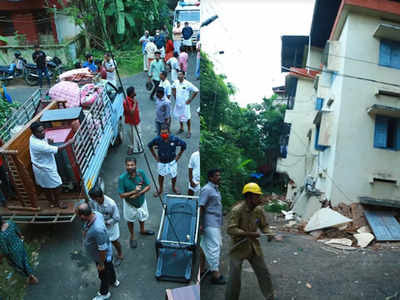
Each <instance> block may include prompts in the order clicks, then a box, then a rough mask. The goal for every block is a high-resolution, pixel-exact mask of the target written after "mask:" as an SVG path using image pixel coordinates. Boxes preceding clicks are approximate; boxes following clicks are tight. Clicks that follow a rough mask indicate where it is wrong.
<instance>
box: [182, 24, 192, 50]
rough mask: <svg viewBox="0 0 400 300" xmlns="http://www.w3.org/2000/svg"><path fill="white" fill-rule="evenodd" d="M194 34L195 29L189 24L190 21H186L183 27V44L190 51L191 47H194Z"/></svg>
mask: <svg viewBox="0 0 400 300" xmlns="http://www.w3.org/2000/svg"><path fill="white" fill-rule="evenodd" d="M192 35H193V29H192V27H190V26H189V22H185V27H183V29H182V37H183V42H182V45H183V46H185V51H186V52H188V53H189V52H190V47H192V46H193V45H192Z"/></svg>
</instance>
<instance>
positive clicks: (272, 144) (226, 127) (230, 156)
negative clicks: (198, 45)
mask: <svg viewBox="0 0 400 300" xmlns="http://www.w3.org/2000/svg"><path fill="white" fill-rule="evenodd" d="M200 77H201V78H200V81H201V86H200V90H201V92H200V95H201V109H200V111H201V117H200V127H201V136H200V151H201V179H202V184H204V183H205V182H206V181H207V170H209V169H211V168H221V169H222V170H223V173H222V175H223V176H222V183H221V192H222V199H223V204H224V206H225V207H229V206H231V205H232V204H233V203H234V202H236V201H237V200H239V199H241V197H242V196H241V189H242V187H243V185H244V184H245V183H247V182H249V180H250V174H251V173H253V172H256V170H257V169H258V167H260V166H262V165H264V164H268V165H270V166H271V169H273V168H274V166H275V164H276V159H277V157H278V154H279V139H280V135H281V130H282V125H283V116H284V111H285V107H281V106H273V105H272V102H273V99H274V98H275V96H274V97H272V98H271V99H263V102H262V103H261V104H251V105H248V106H247V107H246V108H242V107H240V106H239V105H238V104H237V103H236V102H231V101H230V100H229V96H230V95H233V94H234V93H235V91H236V87H235V86H233V84H232V83H229V82H226V80H227V78H226V76H225V75H217V74H215V72H214V66H213V64H212V62H211V61H210V60H209V59H208V57H207V56H206V55H205V54H204V53H202V54H201V65H200ZM266 175H267V174H266ZM268 175H273V174H272V173H271V174H268ZM269 178H270V179H269V181H271V179H273V178H274V177H273V176H269ZM258 182H259V183H260V184H262V185H263V186H262V187H263V190H264V192H266V191H267V190H268V189H269V188H270V187H271V186H273V185H275V184H274V182H268V180H264V179H262V180H259V181H258Z"/></svg>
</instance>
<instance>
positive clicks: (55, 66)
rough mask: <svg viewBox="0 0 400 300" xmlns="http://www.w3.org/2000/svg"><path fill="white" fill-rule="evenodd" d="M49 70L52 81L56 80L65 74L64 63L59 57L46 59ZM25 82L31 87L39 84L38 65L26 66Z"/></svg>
mask: <svg viewBox="0 0 400 300" xmlns="http://www.w3.org/2000/svg"><path fill="white" fill-rule="evenodd" d="M46 61H47V70H48V73H49V77H50V80H51V79H56V78H57V77H58V75H60V74H61V73H62V72H63V69H62V61H61V59H59V58H58V57H57V56H54V57H53V58H49V57H47V58H46ZM25 70H26V71H25V77H24V79H25V82H26V84H28V85H30V86H34V85H38V84H39V71H38V68H37V66H36V64H26V65H25Z"/></svg>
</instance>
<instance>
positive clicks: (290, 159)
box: [277, 0, 400, 219]
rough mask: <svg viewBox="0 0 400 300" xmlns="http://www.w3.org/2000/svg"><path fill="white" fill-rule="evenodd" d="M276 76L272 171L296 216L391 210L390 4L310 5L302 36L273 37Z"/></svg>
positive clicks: (395, 73) (399, 103) (395, 68)
mask: <svg viewBox="0 0 400 300" xmlns="http://www.w3.org/2000/svg"><path fill="white" fill-rule="evenodd" d="M282 72H286V73H287V75H286V86H285V91H286V97H287V110H286V115H285V123H286V126H285V127H287V128H288V130H287V131H286V132H285V133H284V135H285V136H283V137H282V139H281V140H282V141H283V144H282V145H281V150H282V151H281V152H282V153H281V158H280V159H279V160H278V164H277V171H278V172H281V173H286V174H288V176H289V177H290V178H291V181H290V183H289V184H288V190H287V199H288V200H289V201H292V202H293V203H294V206H293V210H294V211H295V212H296V213H297V215H298V216H300V217H301V218H303V219H309V218H310V217H311V216H312V215H313V213H315V212H316V211H317V210H318V209H320V208H321V207H322V206H324V203H325V206H327V205H329V206H331V207H337V206H339V205H340V204H346V205H349V206H350V205H352V204H355V203H363V204H374V205H382V204H383V205H384V206H391V207H400V187H399V186H400V169H399V168H396V167H395V166H397V165H398V164H399V163H400V155H399V154H400V152H399V151H400V82H399V80H398V78H400V2H399V1H390V0H369V1H363V0H325V1H324V0H316V2H315V7H314V14H313V20H312V26H311V32H310V35H309V36H282ZM326 203H329V204H326Z"/></svg>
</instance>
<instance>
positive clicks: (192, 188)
mask: <svg viewBox="0 0 400 300" xmlns="http://www.w3.org/2000/svg"><path fill="white" fill-rule="evenodd" d="M199 191H200V152H199V150H197V151H196V152H193V153H192V155H191V156H190V160H189V189H188V195H189V196H193V195H194V194H195V193H197V192H199Z"/></svg>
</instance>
